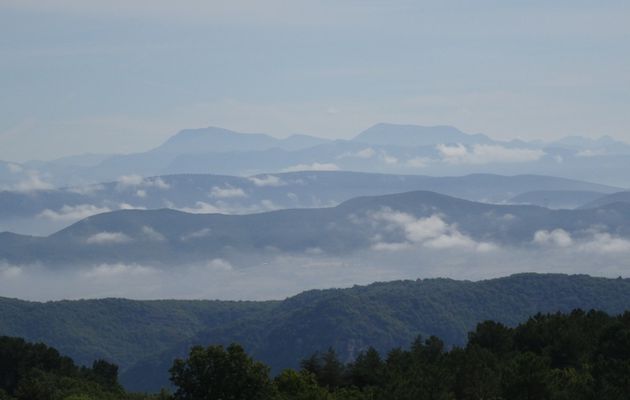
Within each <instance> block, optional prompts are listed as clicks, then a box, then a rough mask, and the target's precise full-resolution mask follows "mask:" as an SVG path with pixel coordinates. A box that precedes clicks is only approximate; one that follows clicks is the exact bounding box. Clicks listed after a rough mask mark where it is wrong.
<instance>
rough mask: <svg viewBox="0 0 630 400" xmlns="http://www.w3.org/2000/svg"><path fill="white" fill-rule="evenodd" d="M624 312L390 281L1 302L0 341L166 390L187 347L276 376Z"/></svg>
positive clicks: (513, 287)
mask: <svg viewBox="0 0 630 400" xmlns="http://www.w3.org/2000/svg"><path fill="white" fill-rule="evenodd" d="M575 308H582V309H599V310H602V311H606V312H608V313H615V314H616V313H621V312H623V311H624V310H627V309H630V280H628V279H605V278H593V277H589V276H584V275H574V276H568V275H556V274H553V275H537V274H520V275H514V276H510V277H507V278H500V279H492V280H486V281H480V282H469V281H456V280H450V279H427V280H417V281H397V282H389V283H375V284H372V285H368V286H355V287H353V288H349V289H329V290H314V291H308V292H305V293H302V294H300V295H297V296H294V297H291V298H288V299H286V300H284V301H281V302H261V303H256V302H219V301H173V300H164V301H130V300H112V299H107V300H90V301H64V302H49V303H31V302H23V301H17V300H7V299H2V300H0V321H1V322H0V334H4V335H12V336H22V337H25V338H27V339H28V340H34V341H43V342H45V343H47V344H49V345H52V346H54V347H56V348H58V349H59V350H60V351H62V352H64V353H65V354H68V355H70V356H72V357H73V358H74V359H76V360H77V361H79V362H82V363H85V362H88V361H89V360H93V359H95V358H105V359H107V360H109V361H112V362H115V363H117V364H119V365H120V366H121V372H122V375H121V381H122V382H123V384H125V385H126V387H128V388H131V389H134V390H144V389H158V388H159V387H160V386H162V385H165V384H166V383H167V378H168V372H167V371H168V367H169V366H170V363H171V362H172V360H173V359H174V358H175V357H179V356H183V355H185V354H186V352H187V351H188V349H189V347H190V346H191V345H193V344H202V345H208V344H228V343H231V342H238V343H241V344H242V345H243V346H244V347H245V349H246V350H247V351H248V352H249V353H251V354H252V355H253V356H254V357H256V358H257V359H260V360H262V361H264V362H265V363H267V364H269V365H270V366H271V367H272V369H273V370H274V371H279V370H280V369H281V368H285V367H296V366H297V364H298V362H299V361H300V360H301V359H303V358H305V357H307V356H308V355H310V354H312V353H313V352H314V351H317V350H322V349H326V348H328V347H329V346H333V347H334V348H335V349H336V350H337V351H338V354H339V356H340V357H341V359H342V360H343V361H348V360H351V359H352V358H353V357H354V356H356V355H357V354H358V353H359V352H360V351H363V350H365V349H366V348H367V347H368V346H374V347H375V348H376V349H377V350H379V351H387V350H389V349H391V348H394V347H397V346H406V345H407V344H408V343H410V342H411V341H412V340H413V339H414V338H415V337H416V336H417V335H418V334H422V335H423V336H425V337H426V336H429V335H437V336H439V337H441V338H443V339H444V341H445V342H446V343H447V344H448V345H454V344H464V343H465V341H466V334H467V332H468V331H470V330H472V329H473V328H474V327H475V325H476V324H477V323H478V322H480V321H484V320H489V319H491V320H496V321H499V322H502V323H506V324H508V325H516V324H518V323H520V322H523V321H524V320H526V319H527V317H528V316H530V315H533V314H536V313H537V312H557V311H564V312H566V311H570V310H572V309H575Z"/></svg>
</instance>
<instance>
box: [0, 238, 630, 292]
mask: <svg viewBox="0 0 630 400" xmlns="http://www.w3.org/2000/svg"><path fill="white" fill-rule="evenodd" d="M539 236H540V235H539ZM590 243H592V242H590ZM561 244H562V245H561V246H555V245H548V244H545V245H543V244H541V245H532V247H531V248H515V247H504V248H499V247H495V248H493V249H492V250H491V251H484V252H479V251H476V250H471V249H469V248H461V249H458V248H450V249H448V250H443V249H431V248H426V247H422V248H418V247H416V248H400V249H397V250H387V251H383V250H365V251H361V252H357V253H354V254H353V255H351V256H329V255H325V254H317V251H316V250H313V251H310V253H311V254H304V255H290V254H278V253H276V254H270V253H258V254H247V255H241V256H240V257H239V258H238V260H229V261H228V260H225V259H218V258H217V259H212V260H208V261H207V262H203V263H195V264H189V265H172V266H168V267H164V266H157V265H143V264H124V263H113V264H97V265H82V266H72V268H69V267H68V268H58V267H55V268H52V267H49V266H46V265H42V264H39V265H10V264H6V263H4V264H0V292H2V294H3V296H4V297H15V298H20V299H27V300H35V301H47V300H61V299H81V298H105V297H124V298H130V299H164V298H177V299H221V300H272V299H274V300H279V299H284V298H286V297H288V296H292V295H295V294H298V293H300V292H302V291H305V290H310V289H328V288H343V287H350V286H353V285H365V284H370V283H372V282H376V281H391V280H400V279H413V280H415V279H425V278H451V279H458V280H461V279H465V280H473V281H474V280H483V279H490V278H496V277H502V276H508V275H511V274H516V273H523V272H536V273H566V274H589V275H594V276H602V277H611V278H614V277H618V276H624V277H625V276H628V273H627V267H628V263H627V262H626V261H624V260H627V259H628V256H630V249H628V248H625V247H608V248H602V251H595V250H594V248H593V247H585V246H586V243H585V242H584V243H571V244H570V245H564V244H566V243H564V242H561Z"/></svg>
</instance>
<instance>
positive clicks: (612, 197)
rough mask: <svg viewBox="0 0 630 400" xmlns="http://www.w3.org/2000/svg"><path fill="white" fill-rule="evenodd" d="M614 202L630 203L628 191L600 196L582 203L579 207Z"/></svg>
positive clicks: (598, 205)
mask: <svg viewBox="0 0 630 400" xmlns="http://www.w3.org/2000/svg"><path fill="white" fill-rule="evenodd" d="M615 203H630V192H619V193H613V194H609V195H605V196H600V197H599V198H597V199H594V200H592V201H590V202H588V203H585V204H582V206H581V207H580V208H597V207H603V206H607V205H610V204H615Z"/></svg>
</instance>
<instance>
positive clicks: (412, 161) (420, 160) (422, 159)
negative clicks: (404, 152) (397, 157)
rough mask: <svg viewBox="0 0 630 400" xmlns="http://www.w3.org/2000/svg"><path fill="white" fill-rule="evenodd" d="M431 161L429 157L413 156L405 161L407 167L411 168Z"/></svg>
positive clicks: (423, 165)
mask: <svg viewBox="0 0 630 400" xmlns="http://www.w3.org/2000/svg"><path fill="white" fill-rule="evenodd" d="M430 162H431V159H430V158H427V157H415V158H411V159H409V160H407V162H406V163H405V164H406V165H407V166H408V167H411V168H424V167H426V166H427V165H429V163H430Z"/></svg>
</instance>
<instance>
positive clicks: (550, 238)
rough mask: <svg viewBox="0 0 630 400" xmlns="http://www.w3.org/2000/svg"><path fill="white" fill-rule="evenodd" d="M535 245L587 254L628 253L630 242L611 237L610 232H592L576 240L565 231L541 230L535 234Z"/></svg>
mask: <svg viewBox="0 0 630 400" xmlns="http://www.w3.org/2000/svg"><path fill="white" fill-rule="evenodd" d="M534 243H536V244H540V245H546V246H554V247H562V248H571V250H579V251H582V252H585V253H599V254H603V253H606V254H608V253H611V254H614V253H628V252H630V240H628V239H625V238H622V237H618V236H614V235H611V234H610V233H608V232H597V231H593V230H591V231H590V233H589V235H587V236H585V237H582V238H581V239H580V240H576V239H575V238H573V237H572V236H571V234H570V233H569V232H567V231H565V230H563V229H554V230H552V231H546V230H541V231H537V232H536V233H535V234H534Z"/></svg>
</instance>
